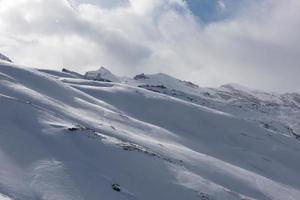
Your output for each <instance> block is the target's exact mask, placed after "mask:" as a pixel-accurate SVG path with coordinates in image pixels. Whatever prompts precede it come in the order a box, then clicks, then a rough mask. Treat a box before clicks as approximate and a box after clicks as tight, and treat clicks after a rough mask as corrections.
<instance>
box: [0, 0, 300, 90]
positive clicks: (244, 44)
mask: <svg viewBox="0 0 300 200" xmlns="http://www.w3.org/2000/svg"><path fill="white" fill-rule="evenodd" d="M299 10H300V1H299V0H14V1H12V0H0V53H3V54H5V55H7V56H8V57H10V58H11V59H12V60H14V61H15V63H18V64H21V65H23V66H28V67H36V68H48V69H57V70H60V69H62V68H63V67H65V68H68V69H72V70H75V71H78V72H81V73H84V72H86V71H88V70H94V69H97V68H99V67H100V66H105V67H107V68H108V69H110V70H111V71H112V72H114V73H116V74H118V75H126V76H133V75H135V74H138V73H167V74H170V75H172V76H175V77H177V78H180V79H184V80H189V81H193V82H194V83H197V84H199V85H200V86H209V87H217V86H220V85H222V84H227V83H238V84H241V85H244V86H248V87H250V88H255V89H262V90H269V91H277V92H300V87H299V85H300V78H299V74H300V37H299V35H300V12H299Z"/></svg>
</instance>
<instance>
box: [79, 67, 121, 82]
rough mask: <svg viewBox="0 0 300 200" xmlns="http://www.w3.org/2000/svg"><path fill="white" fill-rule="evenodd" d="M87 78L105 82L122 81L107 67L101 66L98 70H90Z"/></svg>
mask: <svg viewBox="0 0 300 200" xmlns="http://www.w3.org/2000/svg"><path fill="white" fill-rule="evenodd" d="M85 78H86V79H91V80H97V81H105V82H120V78H119V77H118V76H116V75H114V74H113V73H112V72H111V71H109V70H108V69H107V68H105V67H103V66H102V67H100V68H99V69H98V70H96V71H88V72H86V73H85Z"/></svg>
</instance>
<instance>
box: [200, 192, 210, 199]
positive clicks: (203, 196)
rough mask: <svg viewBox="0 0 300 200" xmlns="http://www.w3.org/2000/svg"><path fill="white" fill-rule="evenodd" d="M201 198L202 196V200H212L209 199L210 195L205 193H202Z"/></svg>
mask: <svg viewBox="0 0 300 200" xmlns="http://www.w3.org/2000/svg"><path fill="white" fill-rule="evenodd" d="M199 196H200V200H211V198H209V195H208V194H206V193H204V192H200V193H199Z"/></svg>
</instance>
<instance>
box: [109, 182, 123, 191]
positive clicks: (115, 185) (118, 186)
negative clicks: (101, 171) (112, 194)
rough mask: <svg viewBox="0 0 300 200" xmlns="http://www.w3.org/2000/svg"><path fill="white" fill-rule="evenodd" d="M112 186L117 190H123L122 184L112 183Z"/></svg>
mask: <svg viewBox="0 0 300 200" xmlns="http://www.w3.org/2000/svg"><path fill="white" fill-rule="evenodd" d="M111 188H112V189H113V190H115V191H117V192H121V186H120V185H119V184H117V183H114V184H112V185H111Z"/></svg>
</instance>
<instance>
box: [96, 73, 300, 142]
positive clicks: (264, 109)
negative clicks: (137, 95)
mask: <svg viewBox="0 0 300 200" xmlns="http://www.w3.org/2000/svg"><path fill="white" fill-rule="evenodd" d="M106 71H108V70H107V69H106ZM108 74H112V73H111V72H109V73H108ZM94 76H96V74H94ZM114 76H115V77H116V75H114ZM106 79H107V80H110V81H111V82H115V81H114V79H110V77H108V76H107V77H106ZM95 80H97V79H95ZM117 82H122V83H125V84H129V85H132V86H138V87H141V88H145V89H148V90H151V91H154V92H158V93H163V94H166V95H169V96H173V97H176V98H180V99H182V100H186V101H189V102H192V103H196V104H199V105H205V106H207V107H210V108H213V109H218V110H222V111H224V112H228V113H231V114H232V115H234V116H237V117H239V118H243V119H245V120H249V121H252V122H255V123H257V124H258V125H259V126H261V127H263V128H265V129H268V130H269V131H273V132H274V133H279V134H284V135H287V136H292V137H295V138H299V137H300V95H299V94H296V93H287V94H277V93H272V92H264V91H259V90H253V89H249V88H246V87H243V86H240V85H238V84H227V85H223V86H221V87H220V88H203V87H199V86H197V85H195V84H193V83H191V82H187V81H182V80H179V79H176V78H174V77H171V76H169V75H167V74H162V73H159V74H152V75H148V74H139V75H137V76H135V77H134V78H125V79H120V78H119V79H118V81H117Z"/></svg>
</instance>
